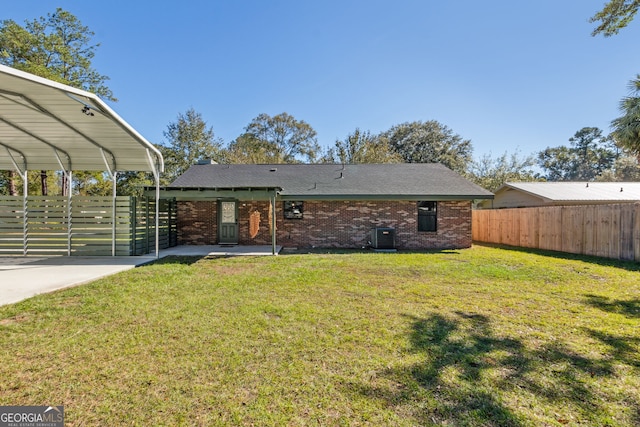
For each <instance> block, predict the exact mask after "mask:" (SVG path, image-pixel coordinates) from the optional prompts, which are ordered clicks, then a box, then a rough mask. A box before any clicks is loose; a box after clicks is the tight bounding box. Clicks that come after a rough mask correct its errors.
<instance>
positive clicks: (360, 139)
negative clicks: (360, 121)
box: [323, 128, 402, 164]
mask: <svg viewBox="0 0 640 427" xmlns="http://www.w3.org/2000/svg"><path fill="white" fill-rule="evenodd" d="M323 161H324V162H325V163H347V164H356V163H400V162H402V158H401V157H400V155H399V154H398V153H396V152H394V151H393V150H392V149H391V147H390V146H389V143H388V141H387V140H386V139H384V138H380V137H379V136H375V135H371V133H370V132H369V131H366V132H362V131H361V130H360V129H358V128H356V130H355V131H354V132H353V133H350V134H349V135H347V137H346V138H345V139H344V140H337V141H336V142H335V145H334V146H333V147H332V148H330V149H329V150H328V151H327V154H326V155H325V156H324V158H323Z"/></svg>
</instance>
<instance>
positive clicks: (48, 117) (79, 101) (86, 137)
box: [0, 65, 164, 256]
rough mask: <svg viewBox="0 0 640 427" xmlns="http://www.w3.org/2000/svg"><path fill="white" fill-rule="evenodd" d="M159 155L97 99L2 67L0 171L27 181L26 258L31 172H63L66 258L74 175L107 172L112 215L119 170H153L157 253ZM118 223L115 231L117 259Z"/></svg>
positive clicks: (114, 226) (24, 207)
mask: <svg viewBox="0 0 640 427" xmlns="http://www.w3.org/2000/svg"><path fill="white" fill-rule="evenodd" d="M163 169H164V164H163V159H162V155H161V154H160V152H159V151H158V150H157V149H156V148H155V147H154V146H153V145H152V144H151V143H150V142H149V141H147V140H146V139H145V138H144V137H142V136H141V135H140V134H139V133H138V132H137V131H136V130H135V129H133V128H132V127H131V126H130V125H129V124H127V123H126V122H125V121H124V120H123V119H122V118H121V117H120V116H118V115H117V114H116V113H115V111H113V110H112V109H111V108H110V107H109V106H108V105H107V104H106V103H104V102H103V101H102V100H101V99H100V98H98V96H96V95H95V94H93V93H90V92H86V91H84V90H80V89H76V88H73V87H70V86H67V85H64V84H61V83H57V82H54V81H51V80H48V79H44V78H41V77H38V76H35V75H32V74H29V73H25V72H22V71H19V70H16V69H13V68H10V67H7V66H4V65H0V170H15V171H16V172H17V173H18V174H19V175H20V177H21V178H22V180H23V191H22V193H23V198H24V200H23V209H22V215H23V222H24V238H23V248H24V254H25V255H26V254H27V236H28V218H29V209H28V203H27V193H28V191H27V190H28V174H27V172H28V171H30V170H37V171H39V170H55V171H62V173H63V174H64V175H65V176H66V178H67V179H66V183H67V184H68V188H67V191H66V194H67V197H68V198H69V202H68V203H67V206H68V209H69V212H68V213H67V215H66V218H67V219H68V225H69V227H68V229H69V232H68V246H67V255H71V231H70V230H71V228H70V221H71V197H72V175H73V171H74V170H75V171H100V172H106V173H107V174H108V175H109V177H110V178H111V179H112V181H113V203H112V206H113V211H114V212H113V217H115V216H116V215H115V209H116V202H115V201H116V196H117V194H116V180H117V176H118V173H119V172H126V171H141V172H151V173H152V174H153V176H154V179H155V187H156V192H155V194H156V203H155V209H156V212H155V227H156V233H155V240H156V241H155V253H156V256H158V254H159V241H158V236H159V232H158V229H159V211H158V210H159V205H160V203H159V198H160V181H159V179H160V173H161V172H162V171H163ZM115 235H116V224H115V220H114V221H113V228H112V256H115V242H116V238H115Z"/></svg>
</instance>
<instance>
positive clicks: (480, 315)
mask: <svg viewBox="0 0 640 427" xmlns="http://www.w3.org/2000/svg"><path fill="white" fill-rule="evenodd" d="M639 270H640V268H639V266H638V264H635V263H616V262H613V261H605V260H599V259H595V258H580V257H569V256H562V255H558V254H549V253H546V254H545V253H541V252H525V251H517V250H505V249H500V248H492V247H482V246H475V247H474V248H472V249H468V250H460V251H445V252H435V253H398V254H376V253H347V254H339V253H332V254H320V253H315V254H295V255H281V256H278V257H255V258H253V257H237V258H218V259H196V258H172V259H165V260H162V261H160V262H158V263H156V264H152V265H148V266H144V267H141V268H137V269H135V270H130V271H127V272H124V273H121V274H118V275H114V276H111V277H108V278H105V279H102V280H99V281H96V282H94V283H91V284H89V285H85V286H80V287H77V288H73V289H68V290H65V291H61V292H57V293H54V294H49V295H44V296H39V297H36V298H32V299H30V300H28V301H24V302H22V303H19V304H15V305H11V306H6V307H0V362H1V363H0V405H45V404H46V405H49V404H51V405H65V414H66V421H67V422H66V425H67V426H93V425H109V426H117V425H132V426H156V425H157V426H160V425H166V426H174V425H185V426H196V425H202V426H209V425H246V426H251V425H255V426H270V425H273V426H281V425H291V426H298V425H312V426H313V425H318V426H327V425H328V426H332V425H340V426H352V425H371V426H381V425H390V426H416V425H447V426H480V425H482V426H529V425H531V426H545V425H547V426H562V425H570V426H574V425H581V426H583V425H584V426H606V425H611V426H631V425H640V271H639ZM0 279H1V273H0Z"/></svg>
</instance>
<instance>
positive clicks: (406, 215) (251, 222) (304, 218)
mask: <svg viewBox="0 0 640 427" xmlns="http://www.w3.org/2000/svg"><path fill="white" fill-rule="evenodd" d="M161 197H163V198H164V197H169V198H175V199H176V203H177V223H178V226H177V228H178V244H182V245H211V244H229V245H234V244H238V245H266V244H273V245H274V247H275V242H276V241H277V244H278V245H282V246H283V247H289V248H364V247H369V246H374V247H381V246H385V247H393V248H397V249H451V248H466V247H469V246H471V207H472V202H473V201H474V200H477V199H491V198H493V194H492V193H490V192H489V191H487V190H485V189H483V188H481V187H479V186H477V185H475V184H473V183H471V182H469V181H468V180H466V179H465V178H463V177H462V176H460V175H459V174H457V173H455V172H453V171H451V170H450V169H448V168H446V167H445V166H443V165H441V164H358V165H336V164H271V165H268V164H267V165H265V164H262V165H255V164H233V165H225V164H216V163H213V162H207V163H206V164H197V165H194V166H192V167H191V168H189V169H188V170H187V171H186V172H185V173H184V174H183V175H181V176H180V177H178V178H177V179H176V180H175V181H174V182H173V183H172V184H171V185H170V186H168V187H166V188H163V189H162V190H161ZM273 230H275V231H276V232H275V233H272V231H273ZM380 239H381V240H380ZM378 245H380V246H378Z"/></svg>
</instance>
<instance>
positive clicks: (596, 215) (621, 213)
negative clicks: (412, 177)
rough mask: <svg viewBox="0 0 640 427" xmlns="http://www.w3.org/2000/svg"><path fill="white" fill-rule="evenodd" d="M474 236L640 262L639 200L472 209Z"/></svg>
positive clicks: (482, 240) (512, 244) (476, 239)
mask: <svg viewBox="0 0 640 427" xmlns="http://www.w3.org/2000/svg"><path fill="white" fill-rule="evenodd" d="M472 221H473V223H472V230H473V240H474V241H477V242H487V243H499V244H503V245H510V246H520V247H525V248H537V249H547V250H553V251H560V252H568V253H574V254H583V255H593V256H598V257H604V258H614V259H621V260H635V261H640V203H627V204H616V205H581V206H550V207H536V208H518V209H487V210H474V211H473V214H472Z"/></svg>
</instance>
